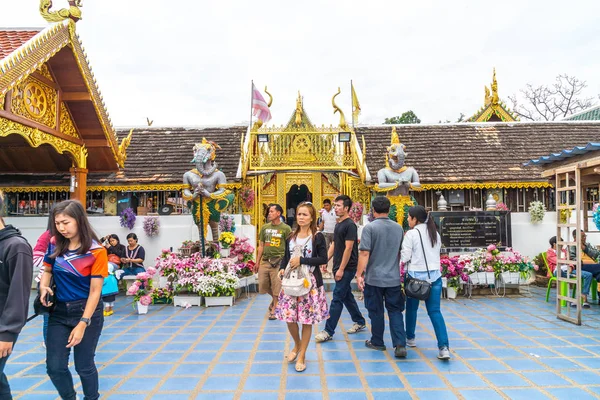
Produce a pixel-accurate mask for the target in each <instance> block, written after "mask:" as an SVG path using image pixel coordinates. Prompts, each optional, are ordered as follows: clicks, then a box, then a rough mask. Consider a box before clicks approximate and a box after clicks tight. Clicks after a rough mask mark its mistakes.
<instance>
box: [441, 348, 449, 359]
mask: <svg viewBox="0 0 600 400" xmlns="http://www.w3.org/2000/svg"><path fill="white" fill-rule="evenodd" d="M438 358H439V359H440V360H449V359H450V350H448V348H447V347H442V348H441V349H440V352H439V354H438Z"/></svg>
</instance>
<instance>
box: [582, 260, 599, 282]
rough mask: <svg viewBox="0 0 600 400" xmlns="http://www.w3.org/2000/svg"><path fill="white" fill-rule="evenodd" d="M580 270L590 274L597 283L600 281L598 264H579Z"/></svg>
mask: <svg viewBox="0 0 600 400" xmlns="http://www.w3.org/2000/svg"><path fill="white" fill-rule="evenodd" d="M581 270H582V271H586V272H589V273H591V274H592V276H593V277H594V278H596V280H597V281H600V264H584V263H581Z"/></svg>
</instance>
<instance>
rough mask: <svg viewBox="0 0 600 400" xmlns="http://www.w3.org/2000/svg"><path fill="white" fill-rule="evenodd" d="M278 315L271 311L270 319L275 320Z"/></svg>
mask: <svg viewBox="0 0 600 400" xmlns="http://www.w3.org/2000/svg"><path fill="white" fill-rule="evenodd" d="M276 319H277V317H276V316H275V314H273V313H269V321H275V320H276Z"/></svg>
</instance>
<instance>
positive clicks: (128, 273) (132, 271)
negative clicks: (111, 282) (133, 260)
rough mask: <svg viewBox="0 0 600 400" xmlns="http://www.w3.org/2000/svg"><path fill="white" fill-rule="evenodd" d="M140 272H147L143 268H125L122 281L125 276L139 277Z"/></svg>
mask: <svg viewBox="0 0 600 400" xmlns="http://www.w3.org/2000/svg"><path fill="white" fill-rule="evenodd" d="M140 272H146V270H145V269H144V268H142V267H128V268H123V275H121V279H123V277H124V276H131V275H134V276H135V275H137V274H139V273H140Z"/></svg>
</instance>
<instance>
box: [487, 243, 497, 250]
mask: <svg viewBox="0 0 600 400" xmlns="http://www.w3.org/2000/svg"><path fill="white" fill-rule="evenodd" d="M487 249H488V251H494V250H496V245H495V244H490V245H489V246H488V248H487Z"/></svg>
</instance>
